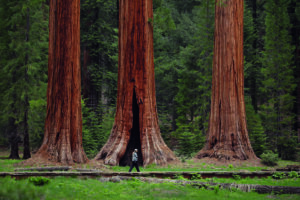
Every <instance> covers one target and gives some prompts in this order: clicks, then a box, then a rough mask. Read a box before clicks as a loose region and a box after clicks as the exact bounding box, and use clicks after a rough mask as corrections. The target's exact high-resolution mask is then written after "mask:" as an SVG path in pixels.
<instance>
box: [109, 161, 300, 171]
mask: <svg viewBox="0 0 300 200" xmlns="http://www.w3.org/2000/svg"><path fill="white" fill-rule="evenodd" d="M299 164H300V163H299V162H293V161H285V160H280V161H279V162H278V165H277V166H275V167H285V166H287V165H299ZM110 169H111V170H113V171H117V172H127V171H128V169H129V167H120V166H113V167H110ZM140 169H141V171H142V172H151V171H159V172H166V171H168V172H174V171H179V172H199V171H250V172H253V171H261V170H274V169H275V168H274V167H267V166H249V164H248V165H245V166H238V167H234V166H232V165H230V164H229V165H224V166H215V165H213V164H206V163H200V162H194V161H193V160H192V159H191V160H187V161H186V162H185V163H183V164H180V165H168V166H156V165H155V164H152V165H149V166H146V167H140Z"/></svg>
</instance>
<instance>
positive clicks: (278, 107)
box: [260, 0, 296, 159]
mask: <svg viewBox="0 0 300 200" xmlns="http://www.w3.org/2000/svg"><path fill="white" fill-rule="evenodd" d="M289 2H290V1H286V0H277V1H275V0H270V1H267V2H266V5H265V9H266V18H265V25H266V36H265V44H264V45H265V48H264V49H265V50H264V51H263V60H262V62H263V68H262V69H261V70H262V74H263V75H264V81H262V83H263V85H262V87H260V90H261V92H262V93H263V94H264V98H263V104H262V105H261V106H260V110H261V116H262V120H263V121H264V124H265V130H266V134H267V136H268V143H269V144H270V147H269V148H271V149H277V151H278V153H279V156H280V157H282V158H283V159H288V158H291V157H292V156H293V154H294V153H295V152H291V150H292V148H293V147H294V146H295V145H289V147H287V146H286V145H285V144H287V143H293V142H295V141H296V140H295V138H294V136H295V132H294V130H293V125H294V122H295V121H294V119H295V116H294V114H292V113H293V112H292V111H293V106H294V100H295V98H294V97H293V95H292V93H293V91H294V89H295V86H296V85H295V80H294V76H293V68H294V66H293V65H292V59H293V49H294V47H293V46H292V45H291V36H290V34H289V31H290V28H291V24H290V21H289V16H288V12H287V8H288V5H289ZM292 151H293V150H292Z"/></svg>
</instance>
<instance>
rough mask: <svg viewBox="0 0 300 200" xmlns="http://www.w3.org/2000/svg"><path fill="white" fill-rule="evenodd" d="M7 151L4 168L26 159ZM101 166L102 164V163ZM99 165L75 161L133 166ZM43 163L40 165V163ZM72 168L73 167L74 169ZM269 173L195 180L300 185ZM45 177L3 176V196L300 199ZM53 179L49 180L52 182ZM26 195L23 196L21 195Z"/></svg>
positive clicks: (186, 168) (194, 166) (214, 167)
mask: <svg viewBox="0 0 300 200" xmlns="http://www.w3.org/2000/svg"><path fill="white" fill-rule="evenodd" d="M7 158H8V152H7V151H0V172H13V171H14V170H15V169H16V168H20V167H24V166H22V165H20V163H21V162H22V160H10V159H7ZM287 165H300V163H299V162H293V161H282V160H281V161H279V162H278V165H277V166H275V167H267V166H264V165H262V164H260V163H258V164H255V165H253V163H247V162H245V163H240V164H236V163H234V164H231V163H224V164H220V163H217V164H216V163H215V162H214V161H212V162H211V161H210V160H201V161H199V160H194V159H188V160H184V162H181V163H176V164H170V165H167V166H156V165H149V166H146V167H141V172H200V171H203V172H205V171H208V172H209V171H226V172H230V171H232V172H255V171H265V170H271V171H273V170H275V169H276V168H281V167H285V166H287ZM100 166H101V167H100ZM103 166H104V165H102V164H101V165H99V166H98V167H97V166H95V164H94V163H93V162H90V163H87V164H83V165H78V164H76V165H74V166H72V168H74V169H76V168H81V169H95V168H97V169H98V170H101V171H105V172H127V171H128V169H129V167H120V166H113V167H112V166H105V167H103ZM37 167H40V166H37ZM71 171H72V169H71ZM277 175H278V176H279V177H278V178H277V179H274V177H272V176H269V177H266V178H245V179H243V178H241V177H238V176H236V177H234V178H201V177H200V176H199V177H197V176H195V177H194V178H193V180H197V181H201V182H207V183H234V184H256V185H270V186H291V187H300V178H299V177H298V178H297V177H288V176H283V175H282V174H280V172H278V174H277ZM44 179H46V180H47V179H48V178H43V177H31V178H28V179H22V180H14V179H11V178H8V177H6V178H0V186H1V187H0V199H1V198H2V199H26V198H27V199H200V198H206V199H239V200H243V199H295V200H296V199H298V200H299V199H300V195H297V194H294V195H292V194H288V195H286V194H285V195H278V194H258V193H255V192H249V193H247V194H246V193H245V192H242V191H239V190H235V191H233V190H225V189H220V188H217V187H212V188H211V190H206V189H203V188H202V189H199V188H195V187H192V186H181V185H178V184H171V183H145V182H142V181H140V180H137V179H132V180H127V181H121V182H117V183H111V182H101V181H99V179H90V178H83V179H80V178H76V177H73V178H72V177H55V178H51V179H48V180H49V181H46V182H47V183H45V184H44V185H43V186H36V185H35V182H38V183H40V182H42V183H43V180H44ZM175 179H177V180H186V179H184V177H183V176H180V175H178V176H177V177H175ZM48 182H49V183H48ZM19 197H22V198H19Z"/></svg>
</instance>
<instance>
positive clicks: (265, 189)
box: [99, 176, 300, 194]
mask: <svg viewBox="0 0 300 200" xmlns="http://www.w3.org/2000/svg"><path fill="white" fill-rule="evenodd" d="M135 179H137V180H140V181H142V182H148V183H174V184H180V185H183V186H185V185H191V186H194V187H198V188H205V189H209V190H214V189H215V187H219V188H222V189H228V190H230V191H236V190H241V191H243V192H251V191H255V192H257V193H260V194H266V193H275V194H300V187H290V186H269V185H252V184H235V183H213V182H201V181H186V180H172V179H158V178H146V177H135ZM99 180H100V181H102V182H121V181H128V180H133V178H132V177H127V176H114V177H101V178H100V179H99Z"/></svg>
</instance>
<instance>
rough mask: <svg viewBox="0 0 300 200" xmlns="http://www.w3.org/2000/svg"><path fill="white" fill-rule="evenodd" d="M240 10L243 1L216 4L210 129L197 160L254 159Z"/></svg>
mask: <svg viewBox="0 0 300 200" xmlns="http://www.w3.org/2000/svg"><path fill="white" fill-rule="evenodd" d="M243 10H244V9H243V0H227V1H223V0H217V1H216V5H215V41H214V59H213V80H212V97H211V111H210V118H209V129H208V134H207V141H206V144H205V146H204V148H203V149H202V150H201V151H200V152H199V153H198V154H197V155H196V158H203V157H211V158H217V159H225V160H234V159H239V160H248V159H256V156H255V154H254V152H253V150H252V147H251V144H250V141H249V138H248V131H247V125H246V113H245V102H244V72H243V70H244V69H243V68H244V67H243V61H244V58H243Z"/></svg>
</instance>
